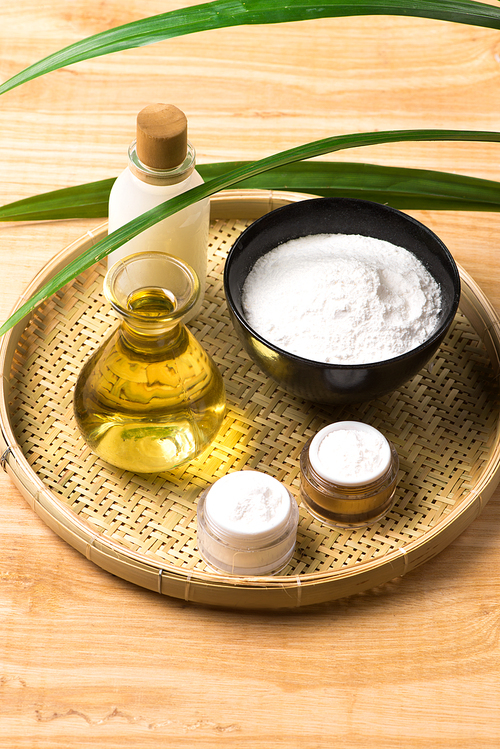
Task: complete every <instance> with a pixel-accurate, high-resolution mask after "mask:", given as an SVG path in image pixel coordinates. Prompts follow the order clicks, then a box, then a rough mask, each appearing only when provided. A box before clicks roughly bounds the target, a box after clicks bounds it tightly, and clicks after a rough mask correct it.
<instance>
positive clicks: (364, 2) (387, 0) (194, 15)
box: [0, 0, 500, 94]
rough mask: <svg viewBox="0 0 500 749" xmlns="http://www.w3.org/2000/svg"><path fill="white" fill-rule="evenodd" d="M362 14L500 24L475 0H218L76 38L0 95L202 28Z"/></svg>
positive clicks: (499, 17) (492, 10) (497, 15)
mask: <svg viewBox="0 0 500 749" xmlns="http://www.w3.org/2000/svg"><path fill="white" fill-rule="evenodd" d="M362 15H392V16H396V15H397V16H412V17H420V18H432V19H435V20H442V21H451V22H455V23H465V24H470V25H474V26H482V27H487V28H492V29H498V28H500V10H499V9H498V8H496V7H493V6H491V5H486V4H484V3H478V2H473V0H348V1H347V0H323V2H320V1H318V0H289V2H282V3H279V2H276V0H214V2H211V3H203V4H201V5H195V6H192V7H190V8H181V9H179V10H174V11H170V12H168V13H161V14H160V15H157V16H151V17H150V18H144V19H140V20H139V21H133V22H132V23H128V24H125V25H123V26H117V27H115V28H112V29H109V30H107V31H103V32H101V33H99V34H95V35H94V36H90V37H87V38H86V39H82V40H80V41H78V42H75V43H74V44H71V45H69V46H68V47H65V48H64V49H61V50H59V51H57V52H55V53H53V54H51V55H49V56H48V57H45V58H44V59H43V60H39V61H38V62H36V63H34V64H33V65H31V66H30V67H28V68H26V69H25V70H22V71H21V72H20V73H17V74H16V75H14V76H13V77H12V78H10V79H9V80H8V81H6V82H5V83H3V84H2V85H1V86H0V94H3V93H5V92H6V91H9V90H11V89H13V88H15V87H16V86H19V85H20V84H22V83H25V82H26V81H30V80H32V79H33V78H37V77H38V76H41V75H44V74H45V73H48V72H50V71H53V70H58V69H59V68H62V67H64V66H66V65H73V64H74V63H77V62H81V61H83V60H88V59H91V58H94V57H100V56H102V55H107V54H110V53H112V52H119V51H121V50H126V49H131V48H134V47H140V46H144V45H146V44H153V43H154V42H158V41H162V40H165V39H171V38H174V37H178V36H184V35H186V34H193V33H196V32H199V31H209V30H213V29H220V28H225V27H229V26H244V25H254V24H272V23H285V22H290V21H304V20H310V19H313V18H334V17H341V16H362Z"/></svg>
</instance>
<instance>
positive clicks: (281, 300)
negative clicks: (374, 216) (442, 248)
mask: <svg viewBox="0 0 500 749" xmlns="http://www.w3.org/2000/svg"><path fill="white" fill-rule="evenodd" d="M242 302H243V309H244V312H245V315H246V317H247V320H248V323H249V325H250V326H251V327H252V328H253V329H254V330H255V331H256V332H257V333H259V334H260V335H261V336H262V337H263V338H265V339H266V340H268V341H269V342H271V343H273V344H274V345H275V346H278V347H279V348H281V349H283V350H285V351H288V352H290V353H292V354H296V355H297V356H301V357H303V358H306V359H311V360H313V361H318V362H326V363H332V364H368V363H370V362H376V361H384V360H386V359H391V358H392V357H394V356H399V355H400V354H403V353H405V352H407V351H410V350H411V349H413V348H416V347H417V346H419V345H420V344H421V343H423V342H424V341H425V340H426V339H427V338H428V337H429V336H430V335H431V334H432V333H433V331H434V330H435V328H436V326H437V322H438V315H439V311H440V309H441V290H440V287H439V284H438V283H437V282H436V281H435V279H434V278H433V277H432V276H431V274H430V273H429V272H428V271H427V270H426V268H425V267H424V265H423V264H422V263H421V262H420V261H419V260H418V258H416V257H415V255H413V254H412V253H411V252H409V251H408V250H405V249H404V248H403V247H397V246H396V245H394V244H392V243H391V242H386V241H384V240H381V239H376V238H374V237H364V236H360V235H357V234H315V235H309V236H306V237H300V238H298V239H293V240H291V241H289V242H285V243H283V244H282V245H279V246H278V247H276V248H275V249H273V250H271V251H270V252H268V253H267V254H266V255H264V256H263V257H261V258H260V259H259V260H258V261H257V262H256V263H255V265H254V267H253V268H252V270H251V272H250V273H249V275H248V277H247V279H246V281H245V284H244V287H243V293H242Z"/></svg>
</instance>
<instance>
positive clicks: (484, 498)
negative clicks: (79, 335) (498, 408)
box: [0, 190, 500, 608]
mask: <svg viewBox="0 0 500 749" xmlns="http://www.w3.org/2000/svg"><path fill="white" fill-rule="evenodd" d="M311 197H316V196H314V195H310V194H305V193H292V192H287V191H272V190H228V191H225V192H223V193H218V194H217V195H214V196H212V198H211V200H210V204H211V217H212V218H241V219H244V218H250V219H251V218H257V216H258V215H262V214H263V213H266V212H268V211H269V210H273V209H274V208H277V207H279V206H281V205H285V204H287V203H290V202H297V201H299V200H304V199H307V198H311ZM106 233H107V222H104V223H102V224H100V225H99V226H97V227H96V228H94V229H93V230H89V231H87V232H86V233H85V234H84V235H82V236H80V237H78V238H77V239H76V240H74V241H73V242H72V243H71V244H69V245H67V246H66V247H65V248H63V249H62V250H60V251H59V252H58V253H56V254H55V255H54V256H53V257H52V258H51V259H50V260H49V261H48V262H47V263H46V264H45V265H44V266H43V267H42V269H41V270H40V271H39V272H38V273H37V274H36V275H35V276H34V278H33V279H32V281H31V282H30V284H29V285H28V287H27V288H26V291H25V293H24V294H23V295H22V296H21V298H20V299H19V300H18V302H17V304H16V305H15V307H14V309H17V308H18V307H19V306H20V305H21V304H22V303H23V302H24V301H25V299H27V298H29V297H30V296H31V295H32V294H33V293H34V291H35V290H36V289H38V288H40V286H41V285H42V284H43V283H45V282H46V281H47V280H48V278H50V277H51V276H52V275H54V274H55V273H56V272H57V270H58V269H59V268H60V267H61V266H62V265H65V264H66V263H67V262H68V260H69V259H70V258H72V257H74V256H76V255H78V254H79V253H80V252H81V251H82V250H83V249H86V248H87V247H89V246H92V245H93V244H95V243H96V242H97V241H98V240H99V239H101V238H102V237H103V236H105V234H106ZM459 272H460V277H461V281H462V297H461V301H460V308H461V310H462V311H463V312H464V313H465V314H466V316H467V318H468V319H469V322H471V324H472V325H473V327H474V328H475V330H476V332H477V333H478V335H479V336H480V338H481V339H482V341H483V343H484V345H485V347H486V349H487V352H488V355H489V356H490V358H491V360H492V364H493V366H494V367H495V368H496V370H497V371H500V338H499V331H500V316H499V315H498V314H497V312H496V310H495V309H494V308H493V306H492V304H491V303H490V302H489V300H488V299H487V297H486V296H485V295H484V293H483V292H482V291H481V289H480V288H479V286H478V285H477V284H476V283H475V281H473V279H472V278H471V277H470V275H469V274H468V273H467V272H466V271H465V270H464V269H463V268H461V267H460V266H459ZM471 318H472V319H471ZM29 319H30V318H29V317H27V318H24V319H23V320H22V321H20V322H19V323H18V324H17V325H16V326H15V327H14V328H12V329H11V330H10V331H9V332H8V333H6V334H5V336H4V338H3V340H2V342H1V344H0V370H1V372H2V378H1V384H0V465H1V466H2V467H3V468H4V470H5V471H6V472H7V474H8V475H9V477H10V479H11V481H12V483H13V484H14V485H15V486H16V487H17V489H18V490H19V491H20V492H21V494H22V495H23V497H24V498H25V499H26V500H27V502H28V504H29V505H30V507H31V508H32V509H33V510H34V511H35V512H36V514H37V515H38V516H39V517H40V518H41V519H42V521H43V522H44V523H45V524H46V525H47V526H48V527H49V528H51V530H53V531H54V532H55V533H56V534H57V535H59V536H60V537H61V538H62V539H63V540H64V541H66V542H67V543H68V544H69V545H71V546H72V547H73V548H75V549H76V550H77V551H79V552H80V553H82V554H83V555H84V556H85V557H86V558H87V559H88V560H89V561H92V562H93V563H94V564H96V565H97V566H99V567H101V568H102V569H104V570H105V571H107V572H110V573H112V574H114V575H116V576H118V577H120V578H122V579H125V580H127V581H129V582H132V583H134V584H136V585H139V586H141V587H144V588H147V589H149V590H153V591H157V592H158V593H160V594H165V595H169V596H173V597H177V598H183V599H184V600H186V601H193V602H196V603H205V604H215V605H221V606H228V607H237V608H290V607H297V606H302V605H310V604H313V603H321V602H325V601H328V600H333V599H338V598H342V597H345V596H347V595H352V594H353V593H355V592H362V591H365V590H367V589H369V588H374V587H377V586H378V585H380V584H383V583H386V582H388V581H390V580H391V579H394V578H396V577H400V576H402V575H404V574H405V573H407V572H408V571H410V570H411V569H414V568H416V567H417V566H420V565H421V564H423V563H424V562H426V561H428V560H429V559H431V558H432V557H433V556H435V555H436V554H437V553H439V552H440V551H442V550H443V549H444V548H446V546H448V545H449V544H450V543H451V542H452V541H453V540H455V539H456V538H457V537H458V536H459V535H460V534H461V533H462V532H463V531H464V530H465V529H466V528H467V527H468V526H469V525H470V524H471V523H472V522H473V521H474V520H475V519H476V518H477V517H478V516H479V515H480V514H481V512H482V510H483V508H484V506H485V505H486V503H487V502H488V501H489V499H490V497H491V495H492V494H493V492H494V490H495V489H496V487H497V485H498V482H499V481H500V449H499V447H498V442H497V444H496V454H495V455H494V458H492V457H490V459H489V461H488V464H487V466H485V469H484V471H483V473H482V474H481V477H480V480H479V481H478V482H477V483H476V484H475V485H474V487H473V489H471V490H470V492H469V493H468V494H467V495H466V498H465V500H464V501H463V502H461V503H459V504H458V505H457V506H455V507H454V508H453V509H452V510H451V512H450V513H449V514H448V515H446V516H445V517H444V518H441V520H440V521H439V522H438V523H437V524H436V525H435V526H433V528H432V529H431V530H430V531H429V532H427V533H425V534H424V535H423V536H422V537H420V538H419V539H417V540H415V541H412V542H410V543H408V544H407V545H406V546H405V547H400V548H397V549H394V550H393V551H392V552H388V553H387V554H385V555H384V556H383V558H382V559H380V560H377V559H376V560H371V561H369V562H359V563H357V564H356V565H354V566H353V567H351V568H341V569H339V570H334V571H329V572H328V571H327V572H313V573H305V574H302V575H289V576H281V577H280V576H274V577H271V576H263V577H236V576H222V575H220V574H219V573H210V572H205V571H199V570H193V571H190V570H186V569H184V568H174V567H173V566H172V565H168V563H167V564H165V565H162V563H161V560H155V559H152V558H151V559H150V558H149V557H147V556H146V555H145V554H142V553H140V552H134V551H132V550H129V549H125V548H124V547H122V546H121V544H120V543H119V542H117V541H115V540H114V539H111V538H108V537H106V536H103V535H102V534H100V533H98V532H96V531H95V529H94V528H93V527H92V526H91V525H90V524H89V523H87V522H86V521H85V520H82V519H81V518H80V517H79V516H78V515H76V514H75V513H74V512H73V511H72V510H71V508H70V507H68V506H67V505H65V503H64V502H63V501H62V500H60V499H59V498H58V496H57V495H54V494H52V492H51V491H50V489H49V488H48V487H47V486H45V484H44V483H43V481H42V480H41V478H40V477H39V476H38V474H37V473H36V472H35V471H34V470H33V469H32V468H31V466H30V464H29V463H28V461H27V459H26V457H25V455H24V453H23V451H22V449H21V447H20V445H19V444H18V443H17V441H16V438H15V435H14V432H13V429H12V426H11V422H10V414H9V410H8V405H7V402H8V392H9V389H10V386H9V382H8V378H7V377H6V375H5V368H6V365H7V364H9V365H10V362H11V360H12V354H13V351H14V349H15V348H16V346H17V342H18V340H19V338H20V336H21V334H22V332H23V331H24V328H25V327H26V325H27V323H28V322H29ZM9 356H10V359H9ZM499 433H500V420H499V423H498V424H497V437H498V434H499ZM445 531H446V533H445ZM237 590H240V591H245V600H244V601H239V602H238V603H236V604H235V602H234V593H235V592H236V591H237ZM214 593H216V595H215V594H214Z"/></svg>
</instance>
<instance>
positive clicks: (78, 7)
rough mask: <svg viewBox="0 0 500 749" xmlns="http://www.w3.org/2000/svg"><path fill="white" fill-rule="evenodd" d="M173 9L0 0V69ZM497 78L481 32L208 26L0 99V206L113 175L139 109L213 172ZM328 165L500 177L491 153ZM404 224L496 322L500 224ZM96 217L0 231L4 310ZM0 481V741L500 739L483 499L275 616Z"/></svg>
mask: <svg viewBox="0 0 500 749" xmlns="http://www.w3.org/2000/svg"><path fill="white" fill-rule="evenodd" d="M186 4H187V3H182V2H174V1H173V0H161V2H160V0H149V2H148V3H147V4H144V3H140V2H138V0H128V1H127V2H125V3H124V2H118V0H110V1H109V2H106V3H103V2H100V1H99V0H87V1H86V2H85V3H68V2H67V0H47V2H45V3H43V4H39V3H36V2H33V1H31V2H30V0H18V2H16V3H11V4H7V3H2V7H1V8H0V20H1V22H0V79H1V80H5V79H7V78H8V77H9V76H10V75H12V74H14V73H15V72H17V71H18V70H20V69H21V68H23V67H25V66H26V65H28V64H30V63H32V62H35V61H36V60H38V59H39V58H41V57H43V56H44V55H46V54H49V53H50V52H52V51H55V50H57V49H59V48H61V47H63V46H64V45H66V44H69V43H71V42H72V41H76V40H77V39H80V38H82V37H84V36H87V35H90V34H92V33H96V32H98V31H101V30H103V29H106V28H109V27H111V26H114V25H117V24H120V23H126V22H128V21H131V20H134V19H136V18H140V17H141V16H144V15H146V13H147V14H148V15H149V14H153V13H160V12H164V11H166V10H169V9H173V8H175V7H181V6H182V5H186ZM491 4H495V3H494V2H492V3H491ZM499 77H500V36H499V34H498V33H497V32H494V31H491V30H487V29H478V28H474V27H467V26H463V25H460V26H459V25H451V24H446V23H442V22H437V21H430V20H429V21H426V20H417V19H403V18H389V17H380V18H357V19H356V18H354V19H338V20H326V21H321V22H316V21H308V22H303V23H300V24H286V25H282V26H274V27H248V28H239V29H230V30H220V31H215V32H209V33H206V34H199V35H197V36H192V37H189V36H188V37H185V38H182V39H178V40H171V41H169V42H165V43H159V44H156V45H153V46H150V47H145V48H141V49H137V50H130V51H127V52H122V53H118V54H115V55H112V56H110V57H104V58H98V59H96V60H93V61H88V62H84V63H80V64H78V65H75V66H72V67H70V68H66V69H63V70H61V71H58V72H55V73H52V74H50V75H48V76H46V77H44V78H40V79H38V80H36V81H33V82H32V83H29V84H26V85H25V86H23V87H21V88H18V89H16V90H14V91H11V92H9V93H8V94H6V95H4V96H3V97H2V106H1V107H0V151H1V157H2V172H1V174H2V180H1V182H0V202H1V203H6V202H9V201H11V200H15V199H17V198H22V197H26V196H28V195H31V194H36V193H39V192H42V191H44V190H50V189H54V188H57V187H62V186H66V185H73V184H79V183H82V182H87V181H90V180H95V179H101V178H105V177H110V176H114V175H117V174H118V173H119V171H121V169H122V168H123V167H124V165H125V153H126V149H127V146H128V143H129V141H130V140H131V138H132V137H133V131H134V121H135V116H136V113H137V111H138V110H139V109H140V108H141V107H142V106H144V105H145V104H147V103H150V102H152V101H158V100H159V101H161V100H165V99H167V100H168V101H171V102H172V103H174V104H176V105H177V106H179V107H180V108H181V109H183V110H184V111H185V112H186V114H187V115H188V119H189V124H190V138H191V140H192V141H193V142H194V143H195V145H196V147H197V150H198V157H199V161H201V162H207V161H216V160H224V159H247V158H257V157H261V156H264V155H266V154H269V153H271V152H272V151H276V150H281V149H284V148H288V147H290V146H293V145H298V144H300V143H303V142H306V141H309V140H313V139H315V138H320V137H326V136H327V135H332V134H337V133H348V132H356V131H365V130H366V131H369V130H385V129H399V128H414V127H415V128H416V127H449V128H470V129H498V122H499V121H500V111H499V110H500V102H499V96H498V84H499ZM335 158H338V159H340V160H356V161H369V162H372V163H383V164H394V165H407V166H418V167H428V168H437V169H446V170H450V171H457V172H461V173H464V174H470V175H473V176H480V177H487V178H492V179H498V178H499V163H500V152H499V148H498V145H492V144H431V143H425V144H418V143H414V144H411V145H409V144H393V145H390V146H380V147H376V148H371V149H355V150H353V151H351V152H345V153H343V154H338V155H337V156H336V157H335ZM415 215H416V216H417V217H418V218H420V219H421V220H423V221H424V223H426V224H427V225H429V226H430V227H431V228H432V229H434V230H435V231H436V232H437V233H438V234H439V236H441V238H442V239H443V240H444V241H445V243H446V244H447V245H448V246H449V248H450V250H451V251H452V252H453V254H454V255H455V257H456V259H457V260H458V262H460V263H461V264H462V265H463V266H464V268H465V269H466V270H467V271H468V272H469V273H470V274H471V275H472V276H473V278H474V279H475V280H476V281H477V283H479V285H480V286H481V287H482V288H483V290H484V291H485V293H486V294H487V296H488V297H489V298H490V300H491V301H492V302H493V304H494V305H495V307H496V308H497V310H500V283H499V281H500V278H499V276H500V270H499V263H498V260H497V253H498V236H499V229H500V217H499V216H498V215H496V214H488V213H485V214H469V213H463V214H456V213H449V212H444V213H439V212H429V211H425V212H415ZM98 223H100V221H95V222H90V221H65V222H47V223H43V224H29V223H24V224H19V225H14V224H2V225H0V252H1V258H2V264H3V267H2V275H3V281H2V294H1V295H0V318H1V319H5V317H6V316H7V314H8V312H9V310H10V308H11V306H12V305H13V304H14V302H15V301H16V300H17V298H18V297H19V296H20V295H21V294H22V293H23V291H24V289H25V287H26V285H27V283H28V282H29V281H30V280H31V278H32V277H33V275H34V274H35V273H36V272H37V271H38V270H39V269H40V268H41V267H42V266H43V264H44V263H45V262H46V261H47V260H48V259H49V258H50V257H51V256H52V255H53V254H54V253H55V252H56V251H58V250H59V249H61V248H62V247H63V246H65V245H66V244H69V243H70V242H71V241H73V240H74V239H76V238H77V237H79V236H81V235H82V234H83V233H85V231H86V230H87V229H88V228H90V227H91V226H92V225H97V224H98ZM0 481H1V484H0V487H1V491H0V635H1V637H0V747H6V748H7V747H8V748H9V749H12V748H15V749H27V748H28V747H29V748H31V747H37V748H40V749H45V748H47V749H54V748H55V747H68V746H78V747H80V748H81V749H85V747H87V746H91V745H93V746H96V745H97V746H105V747H107V749H114V748H115V747H120V748H121V747H129V746H137V747H141V749H144V748H146V747H153V746H155V747H157V746H161V747H172V748H173V747H175V748H176V749H177V748H180V747H190V748H191V747H203V748H211V747H216V746H230V747H235V748H236V747H238V749H240V748H241V747H252V749H254V748H255V749H261V748H262V749H264V748H266V749H268V747H270V746H276V747H287V748H288V749H289V748H291V747H292V748H297V749H323V748H324V749H326V747H331V746H332V745H335V744H337V745H339V746H341V747H343V749H363V748H364V747H366V746H371V747H373V749H382V748H383V749H395V748H396V747H398V748H399V747H403V746H404V747H411V749H424V748H427V747H433V749H436V748H438V747H439V748H442V749H454V748H455V747H457V748H458V747H474V749H482V748H486V747H488V748H489V747H491V748H493V747H495V748H496V747H498V745H499V741H500V696H499V690H498V681H499V677H500V650H499V635H500V575H499V572H498V570H499V569H500V538H499V535H500V531H499V527H500V493H499V492H498V491H497V492H496V493H495V495H494V496H493V498H492V499H491V501H490V502H489V504H488V505H487V506H486V508H485V510H484V512H483V514H482V515H481V517H480V518H478V520H476V521H475V522H474V523H473V524H472V525H471V526H470V527H469V529H468V530H467V531H466V532H465V533H464V534H463V535H462V536H460V538H459V539H457V541H455V542H454V543H453V544H452V545H450V546H449V547H448V548H447V549H446V550H445V551H444V552H442V553H441V554H440V555H439V556H438V557H436V558H435V559H433V560H432V561H431V562H429V563H427V564H426V565H424V566H423V567H420V568H419V569H417V570H415V571H413V572H411V573H410V574H408V575H407V576H406V577H405V578H403V579H398V580H395V581H393V582H392V583H390V584H389V585H387V586H385V587H384V588H383V589H380V590H374V591H370V592H368V593H366V594H363V595H359V596H355V597H352V598H349V599H346V600H341V601H338V602H336V603H332V604H325V605H321V606H315V607H312V608H308V609H301V610H298V611H288V612H286V611H285V612H282V613H279V614H276V613H274V614H271V613H265V612H250V613H248V612H247V613H242V612H235V611H230V610H217V609H210V608H201V607H197V606H193V605H190V604H185V603H183V602H181V601H177V600H173V599H168V598H165V597H160V596H158V595H156V594H153V593H149V592H147V591H144V590H142V589H139V588H137V587H134V586H132V585H129V584H128V583H126V582H124V581H122V580H120V579H117V578H114V577H112V576H111V575H108V574H107V573H104V572H102V571H101V570H99V569H98V568H96V567H94V566H93V565H92V564H90V563H89V562H88V561H87V560H86V559H85V558H84V557H82V556H81V555H79V554H78V553H77V552H76V551H74V550H73V549H72V548H71V547H69V546H68V545H67V544H65V543H64V542H63V541H61V540H60V539H59V538H58V537H57V536H55V535H54V534H53V533H52V532H51V531H50V530H49V529H48V528H47V527H46V526H45V525H44V524H43V523H42V522H41V521H40V520H39V519H38V518H37V517H36V515H34V513H33V512H32V511H31V510H30V508H29V507H28V505H27V504H26V502H25V501H24V500H23V499H22V497H21V496H20V494H19V493H18V492H17V491H16V490H15V489H14V488H13V486H12V485H11V483H10V482H9V480H8V478H7V476H6V475H5V474H1V475H0Z"/></svg>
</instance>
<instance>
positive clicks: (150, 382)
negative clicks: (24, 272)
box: [74, 252, 226, 473]
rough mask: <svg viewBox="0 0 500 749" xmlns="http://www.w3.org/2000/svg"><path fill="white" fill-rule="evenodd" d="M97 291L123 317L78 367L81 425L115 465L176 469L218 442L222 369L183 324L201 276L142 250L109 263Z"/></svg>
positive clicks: (169, 258)
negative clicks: (113, 263) (101, 290)
mask: <svg viewBox="0 0 500 749" xmlns="http://www.w3.org/2000/svg"><path fill="white" fill-rule="evenodd" d="M103 290H104V294H105V296H106V298H107V299H108V301H109V302H110V304H111V306H112V307H113V309H114V310H115V312H116V313H117V314H118V317H119V318H120V323H119V325H118V327H117V328H116V329H115V330H114V331H113V332H112V333H111V335H110V336H109V337H108V338H107V339H106V340H105V341H104V343H103V344H101V346H100V348H99V349H98V350H97V351H96V352H95V353H94V354H93V355H92V356H91V357H90V359H88V360H87V362H86V363H85V365H84V366H83V368H82V370H81V372H80V375H79V377H78V380H77V383H76V387H75V394H74V413H75V418H76V422H77V424H78V427H79V429H80V431H81V433H82V435H83V437H84V439H85V441H86V442H87V444H88V445H89V447H90V448H91V450H92V451H93V452H95V453H96V454H97V455H98V456H100V457H101V458H103V459H104V460H105V461H107V462H108V463H111V464H112V465H114V466H116V467H118V468H124V469H126V470H130V471H134V472H136V473H156V472H161V471H166V470H170V469H172V468H175V467H177V466H180V465H182V464H184V463H186V462H188V461H190V460H192V459H193V458H195V457H196V456H197V455H199V454H200V453H201V452H203V450H204V449H205V448H206V447H207V446H208V445H209V444H210V442H211V441H212V440H213V439H214V438H215V436H216V434H217V432H218V430H219V428H220V426H221V423H222V420H223V418H224V411H225V402H226V398H225V389H224V384H223V380H222V377H221V374H220V372H219V370H218V369H217V367H216V365H215V364H214V362H213V360H212V359H211V357H210V356H209V355H208V354H207V352H206V351H205V350H204V349H203V347H202V346H201V345H200V344H199V342H198V341H197V340H196V338H195V337H194V336H193V335H192V333H191V332H190V331H189V330H188V329H187V328H186V326H185V325H184V324H183V320H184V319H185V318H186V316H189V313H190V312H191V310H192V309H193V307H195V305H196V303H197V301H198V297H199V294H200V284H199V280H198V277H197V275H196V273H195V272H194V271H193V269H192V268H191V267H190V266H189V265H187V264H186V263H184V262H182V261H181V260H179V259H178V258H176V257H174V256H172V255H168V254H166V253H160V252H143V253H137V254H135V255H131V256H128V257H126V258H124V259H123V260H119V261H118V262H117V263H115V265H113V266H112V267H111V268H110V269H109V271H108V273H107V275H106V278H105V280H104V285H103Z"/></svg>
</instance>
